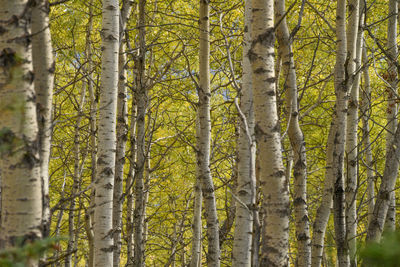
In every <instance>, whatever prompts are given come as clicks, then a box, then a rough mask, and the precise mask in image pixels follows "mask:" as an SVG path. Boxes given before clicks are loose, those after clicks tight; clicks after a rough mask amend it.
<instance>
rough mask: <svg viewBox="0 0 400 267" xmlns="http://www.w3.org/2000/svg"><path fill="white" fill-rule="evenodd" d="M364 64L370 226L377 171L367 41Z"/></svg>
mask: <svg viewBox="0 0 400 267" xmlns="http://www.w3.org/2000/svg"><path fill="white" fill-rule="evenodd" d="M362 63H363V70H362V71H363V78H364V90H363V92H362V105H361V109H360V111H361V114H362V122H363V124H362V134H363V141H364V151H365V161H366V168H367V201H368V224H370V222H371V219H372V214H373V213H374V205H375V171H374V169H373V165H374V159H373V156H372V147H371V145H372V143H371V140H370V126H369V118H370V115H371V113H372V110H371V108H372V107H371V81H370V77H369V72H368V67H369V63H368V55H367V48H366V46H365V41H363V45H362Z"/></svg>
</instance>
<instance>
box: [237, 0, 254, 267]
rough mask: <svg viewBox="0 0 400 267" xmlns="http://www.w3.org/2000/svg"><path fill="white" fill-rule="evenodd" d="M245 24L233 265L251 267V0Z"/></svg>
mask: <svg viewBox="0 0 400 267" xmlns="http://www.w3.org/2000/svg"><path fill="white" fill-rule="evenodd" d="M244 19H245V25H244V37H243V38H244V40H243V59H242V67H243V74H242V87H241V91H240V93H239V95H240V110H238V112H239V113H240V114H239V115H240V130H239V140H238V148H237V150H238V163H237V164H238V178H237V187H236V197H237V198H238V199H239V201H236V204H235V206H236V218H235V232H234V241H233V250H232V266H251V251H252V239H253V238H252V237H253V217H254V213H255V212H257V211H256V210H255V205H256V203H255V198H256V173H255V171H256V170H255V168H256V166H255V159H256V144H255V136H254V112H253V93H252V84H251V83H252V81H251V79H252V78H251V77H252V76H251V64H250V61H249V58H248V57H247V53H248V52H249V49H250V41H251V36H250V19H251V2H250V1H248V0H247V1H245V18H244Z"/></svg>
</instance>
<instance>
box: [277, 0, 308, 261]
mask: <svg viewBox="0 0 400 267" xmlns="http://www.w3.org/2000/svg"><path fill="white" fill-rule="evenodd" d="M275 5H276V7H275V19H276V20H277V21H280V23H279V25H278V26H277V38H278V42H279V50H278V51H279V55H280V58H281V60H282V67H283V74H282V75H283V77H284V90H285V91H286V92H287V93H286V108H287V110H288V111H289V118H288V123H289V127H288V134H289V139H290V143H291V146H292V149H293V161H294V169H293V175H294V190H293V191H294V203H293V204H294V209H295V210H294V212H295V220H296V239H297V251H298V252H297V260H296V262H297V264H298V265H299V266H310V264H311V244H310V243H311V242H310V226H309V219H308V211H307V162H306V147H305V141H304V135H303V132H302V131H301V129H300V124H299V110H298V106H299V105H298V101H297V99H298V93H297V81H296V80H297V78H296V70H295V65H294V59H293V49H292V38H293V36H290V34H289V29H288V26H287V23H286V18H285V17H284V16H285V14H286V10H285V0H280V1H275ZM289 177H290V172H289V173H288V178H289Z"/></svg>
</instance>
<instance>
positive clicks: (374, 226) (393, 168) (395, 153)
mask: <svg viewBox="0 0 400 267" xmlns="http://www.w3.org/2000/svg"><path fill="white" fill-rule="evenodd" d="M393 138H394V139H393V142H392V144H391V146H390V147H389V151H388V152H387V153H386V162H385V170H384V173H383V177H382V183H381V185H380V187H379V192H378V195H377V197H376V203H375V206H374V213H373V214H372V219H371V221H370V223H369V225H368V230H367V238H366V240H367V241H379V240H380V239H381V235H382V232H383V227H384V224H385V219H386V215H387V211H388V209H389V203H390V193H391V192H392V191H393V190H394V186H395V183H396V178H397V174H398V172H399V160H400V127H397V130H396V132H395V134H394V137H393Z"/></svg>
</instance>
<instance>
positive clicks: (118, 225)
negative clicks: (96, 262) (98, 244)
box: [113, 0, 132, 267]
mask: <svg viewBox="0 0 400 267" xmlns="http://www.w3.org/2000/svg"><path fill="white" fill-rule="evenodd" d="M131 8H132V2H131V1H130V0H126V1H123V4H122V8H121V19H120V33H119V55H118V72H119V76H118V77H119V79H118V101H117V150H116V154H115V175H114V192H113V231H114V232H113V236H114V255H113V261H114V267H118V266H119V263H120V254H121V246H122V242H121V232H122V204H123V201H124V198H123V195H122V192H123V177H124V166H125V149H126V141H127V139H128V105H127V94H128V92H127V87H126V82H127V80H126V78H127V75H126V52H125V44H124V41H125V40H124V38H123V37H124V32H125V28H126V24H127V22H128V20H129V17H130V13H131Z"/></svg>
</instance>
